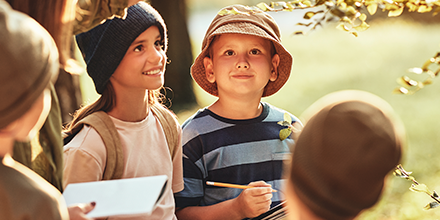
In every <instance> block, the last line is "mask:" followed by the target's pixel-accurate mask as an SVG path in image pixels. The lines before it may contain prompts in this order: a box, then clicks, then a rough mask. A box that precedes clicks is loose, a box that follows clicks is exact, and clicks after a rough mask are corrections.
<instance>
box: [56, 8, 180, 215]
mask: <svg viewBox="0 0 440 220" xmlns="http://www.w3.org/2000/svg"><path fill="white" fill-rule="evenodd" d="M76 40H77V43H78V46H79V48H80V50H81V51H82V53H83V56H84V60H85V61H86V64H87V72H88V74H89V75H90V77H92V79H93V82H94V84H95V87H96V91H97V92H98V93H99V94H101V95H102V96H101V97H100V98H99V99H98V100H97V101H96V102H94V103H92V104H90V105H88V106H85V107H84V108H82V109H80V110H79V111H78V112H77V113H76V115H75V117H74V119H73V121H72V122H71V124H70V125H68V128H67V130H66V133H67V134H72V133H74V132H75V130H74V128H75V125H76V124H79V123H80V122H81V120H82V119H84V118H86V117H87V116H89V115H91V114H92V113H94V112H98V111H103V112H105V113H106V114H105V115H108V116H109V117H110V118H111V122H112V124H114V125H115V127H116V130H117V135H116V136H117V137H115V138H116V139H117V140H118V141H119V142H120V144H121V147H122V154H123V169H122V174H121V178H134V177H144V176H153V175H167V176H168V184H167V189H166V191H165V195H164V196H163V199H162V201H161V202H160V203H159V205H158V206H157V207H156V209H155V210H154V211H153V213H152V214H151V216H146V215H143V216H142V215H138V216H135V217H133V216H130V219H147V218H148V219H176V217H175V216H174V200H173V192H178V191H181V190H182V189H183V178H182V152H181V147H180V133H181V128H180V126H179V125H178V123H176V122H175V118H174V117H169V116H170V115H171V114H172V113H171V112H169V111H166V110H164V108H163V107H162V106H160V104H158V94H159V93H158V90H159V89H160V88H162V86H163V83H164V72H165V64H166V60H167V57H166V54H165V51H166V49H167V48H166V47H167V36H166V26H165V23H164V21H163V19H162V17H161V16H160V15H159V13H158V12H157V11H156V10H155V9H153V8H152V7H151V6H150V5H148V4H147V3H145V2H139V3H138V4H136V5H134V6H131V7H130V8H129V9H128V13H127V17H126V18H125V19H120V18H113V19H109V20H106V21H105V22H104V23H103V24H101V25H99V26H97V27H95V28H93V29H92V30H90V31H88V32H86V33H82V34H80V35H77V36H76ZM154 109H160V112H162V113H164V112H165V116H168V118H172V120H168V123H167V122H165V123H164V122H163V120H161V119H160V115H159V114H157V113H155V112H154V111H153V110H154ZM170 124H171V125H173V126H172V130H173V131H172V133H176V134H177V136H178V141H177V143H175V144H174V146H168V143H167V141H168V139H167V138H168V137H167V136H166V134H168V133H170V132H169V131H168V130H167V128H168V127H169V125H170ZM112 138H113V137H112ZM105 139H107V138H106V137H105V136H101V135H100V134H99V133H98V132H97V131H96V130H95V129H94V128H92V127H91V126H87V125H85V126H84V127H83V128H82V129H81V130H80V131H79V132H78V133H77V134H76V135H75V136H74V137H73V139H71V141H70V142H69V143H68V144H67V145H65V147H64V156H65V166H64V187H65V186H67V185H68V184H69V183H77V182H88V181H99V180H102V179H103V178H104V174H105V172H106V171H107V170H106V168H107V167H106V166H108V164H109V163H112V162H114V161H109V160H108V159H107V150H106V145H105V144H104V142H105V141H106V140H105ZM116 144H117V143H116ZM173 147H174V153H172V154H171V155H172V156H170V150H169V149H171V148H173ZM109 169H110V168H109ZM97 205H99V204H97ZM110 219H120V218H116V217H114V218H110Z"/></svg>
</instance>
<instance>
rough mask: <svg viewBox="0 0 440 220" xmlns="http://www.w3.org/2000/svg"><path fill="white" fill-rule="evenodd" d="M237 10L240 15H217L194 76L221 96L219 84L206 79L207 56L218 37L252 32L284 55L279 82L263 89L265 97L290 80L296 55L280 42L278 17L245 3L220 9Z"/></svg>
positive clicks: (198, 58)
mask: <svg viewBox="0 0 440 220" xmlns="http://www.w3.org/2000/svg"><path fill="white" fill-rule="evenodd" d="M224 10H234V11H236V12H238V13H236V14H226V15H220V14H217V16H216V17H215V18H214V20H213V21H212V22H211V25H210V26H209V28H208V30H207V31H206V34H205V38H204V39H203V43H202V52H200V54H199V56H197V58H196V59H195V61H194V64H193V65H192V67H191V75H192V77H193V79H194V80H195V81H196V82H197V84H199V86H200V87H202V89H204V90H205V91H206V92H208V93H209V94H211V95H214V96H218V90H217V83H215V82H214V83H210V82H209V81H208V80H207V79H206V74H205V67H204V65H203V59H204V58H205V57H207V56H208V48H209V46H210V44H211V42H212V40H213V39H214V36H216V35H221V34H248V35H253V36H257V37H262V38H264V39H268V40H270V41H271V42H272V43H273V45H274V47H275V50H276V53H277V54H278V55H279V56H280V64H279V65H278V77H277V79H276V80H275V81H273V82H272V81H269V82H268V84H267V85H266V88H265V89H264V92H263V97H266V96H270V95H272V94H274V93H276V92H277V91H278V90H280V89H281V87H283V85H284V84H285V83H286V81H287V80H288V79H289V75H290V71H291V68H292V62H293V58H292V55H290V53H289V52H288V51H287V50H286V48H284V46H283V45H282V44H281V41H280V30H279V28H278V25H277V24H276V22H275V20H274V19H273V18H272V17H271V16H270V15H268V14H267V13H265V12H263V11H261V10H259V9H251V8H249V7H246V6H243V5H231V6H228V7H225V8H223V9H221V10H220V12H221V11H224Z"/></svg>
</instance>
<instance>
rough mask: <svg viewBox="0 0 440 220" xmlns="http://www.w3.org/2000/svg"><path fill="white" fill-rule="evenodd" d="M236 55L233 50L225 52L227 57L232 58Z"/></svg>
mask: <svg viewBox="0 0 440 220" xmlns="http://www.w3.org/2000/svg"><path fill="white" fill-rule="evenodd" d="M234 54H235V53H234V51H232V50H227V51H226V52H225V55H226V56H232V55H234Z"/></svg>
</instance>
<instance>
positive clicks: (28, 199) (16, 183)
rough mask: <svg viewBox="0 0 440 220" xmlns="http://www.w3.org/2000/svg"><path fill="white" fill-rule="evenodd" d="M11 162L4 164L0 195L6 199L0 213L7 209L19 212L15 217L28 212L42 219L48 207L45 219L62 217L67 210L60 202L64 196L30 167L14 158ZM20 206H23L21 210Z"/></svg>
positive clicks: (0, 169)
mask: <svg viewBox="0 0 440 220" xmlns="http://www.w3.org/2000/svg"><path fill="white" fill-rule="evenodd" d="M8 163H9V164H8V166H4V165H3V164H1V165H0V175H1V176H2V178H0V196H1V197H2V198H3V199H2V202H1V203H2V204H3V205H2V207H0V213H4V212H3V211H1V209H3V208H5V209H8V210H7V211H11V212H15V211H17V213H15V214H24V213H18V212H24V210H25V211H26V212H27V213H28V214H30V215H32V216H39V215H40V213H41V210H39V208H41V207H45V210H46V211H45V212H47V213H45V214H44V216H46V217H52V218H53V219H60V218H62V215H63V213H64V214H65V212H66V211H67V209H66V208H65V206H64V203H62V202H61V201H60V200H59V199H60V198H61V193H60V192H59V191H58V190H57V189H56V188H54V187H53V186H52V185H50V184H49V183H48V182H47V181H45V180H44V179H43V178H41V177H40V176H39V175H37V174H36V173H35V172H33V171H32V170H30V169H29V168H27V167H25V166H23V165H21V164H20V163H18V162H15V161H13V160H12V159H11V161H9V162H8ZM17 204H20V205H19V207H18V206H17ZM20 207H21V208H20ZM23 207H26V209H22V208H23ZM49 209H51V210H50V211H49ZM51 215H52V216H51ZM44 216H40V217H44ZM55 216H56V218H55ZM0 218H1V215H0Z"/></svg>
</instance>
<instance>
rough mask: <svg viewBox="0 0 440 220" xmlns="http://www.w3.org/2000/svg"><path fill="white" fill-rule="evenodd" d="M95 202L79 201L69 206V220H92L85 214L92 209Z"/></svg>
mask: <svg viewBox="0 0 440 220" xmlns="http://www.w3.org/2000/svg"><path fill="white" fill-rule="evenodd" d="M95 204H96V203H95V202H91V203H81V204H76V205H72V206H69V207H68V208H67V209H68V210H69V217H70V219H71V220H92V218H89V217H87V216H86V214H87V213H89V212H90V211H92V210H93V209H94V208H95Z"/></svg>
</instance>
